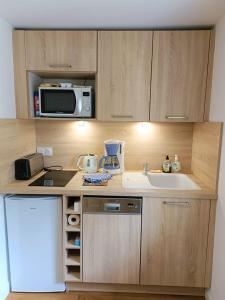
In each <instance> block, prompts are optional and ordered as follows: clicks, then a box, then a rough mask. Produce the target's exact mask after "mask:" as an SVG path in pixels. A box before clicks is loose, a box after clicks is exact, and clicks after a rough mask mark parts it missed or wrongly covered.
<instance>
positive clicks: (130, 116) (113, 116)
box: [111, 115, 134, 119]
mask: <svg viewBox="0 0 225 300" xmlns="http://www.w3.org/2000/svg"><path fill="white" fill-rule="evenodd" d="M111 117H112V118H129V119H132V118H133V117H134V116H132V115H111Z"/></svg>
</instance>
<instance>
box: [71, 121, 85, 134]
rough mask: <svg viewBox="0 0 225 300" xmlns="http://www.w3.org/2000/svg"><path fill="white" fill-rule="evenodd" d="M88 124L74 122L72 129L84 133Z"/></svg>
mask: <svg viewBox="0 0 225 300" xmlns="http://www.w3.org/2000/svg"><path fill="white" fill-rule="evenodd" d="M87 127H88V122H86V121H76V122H74V129H75V130H76V131H77V132H80V133H84V132H85V131H86V130H87Z"/></svg>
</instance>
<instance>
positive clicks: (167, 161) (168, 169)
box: [162, 155, 171, 173]
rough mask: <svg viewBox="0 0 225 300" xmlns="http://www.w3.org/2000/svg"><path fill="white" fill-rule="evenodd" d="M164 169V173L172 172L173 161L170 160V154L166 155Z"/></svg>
mask: <svg viewBox="0 0 225 300" xmlns="http://www.w3.org/2000/svg"><path fill="white" fill-rule="evenodd" d="M162 171H163V172H164V173H171V162H170V158H169V155H167V156H166V159H165V160H164V162H163V165H162Z"/></svg>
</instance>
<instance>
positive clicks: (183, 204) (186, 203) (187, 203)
mask: <svg viewBox="0 0 225 300" xmlns="http://www.w3.org/2000/svg"><path fill="white" fill-rule="evenodd" d="M163 204H165V205H177V206H191V203H190V202H189V201H179V202H175V201H163Z"/></svg>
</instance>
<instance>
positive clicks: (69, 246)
mask: <svg viewBox="0 0 225 300" xmlns="http://www.w3.org/2000/svg"><path fill="white" fill-rule="evenodd" d="M66 249H80V246H76V245H74V240H68V241H67V243H66Z"/></svg>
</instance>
